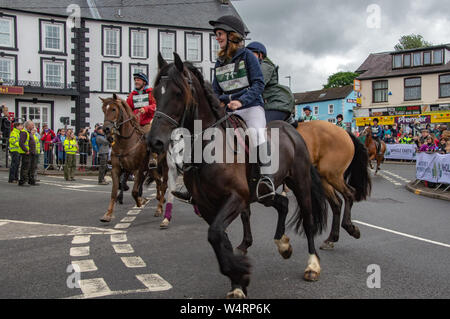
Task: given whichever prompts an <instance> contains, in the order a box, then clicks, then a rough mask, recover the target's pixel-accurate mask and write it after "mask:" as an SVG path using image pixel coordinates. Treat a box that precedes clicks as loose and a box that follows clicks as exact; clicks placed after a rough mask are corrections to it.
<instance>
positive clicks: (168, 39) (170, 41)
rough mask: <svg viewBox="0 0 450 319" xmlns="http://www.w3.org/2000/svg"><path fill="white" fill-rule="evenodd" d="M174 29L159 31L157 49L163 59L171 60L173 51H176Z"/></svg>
mask: <svg viewBox="0 0 450 319" xmlns="http://www.w3.org/2000/svg"><path fill="white" fill-rule="evenodd" d="M175 43H176V33H175V31H159V51H160V52H161V55H162V57H163V58H164V59H165V60H173V52H175V51H176V45H175Z"/></svg>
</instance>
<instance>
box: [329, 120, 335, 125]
mask: <svg viewBox="0 0 450 319" xmlns="http://www.w3.org/2000/svg"><path fill="white" fill-rule="evenodd" d="M328 122H329V123H332V124H336V119H328Z"/></svg>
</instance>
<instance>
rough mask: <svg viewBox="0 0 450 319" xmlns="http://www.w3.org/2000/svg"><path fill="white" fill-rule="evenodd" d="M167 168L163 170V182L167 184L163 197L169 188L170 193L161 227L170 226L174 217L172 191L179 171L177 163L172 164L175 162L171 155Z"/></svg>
mask: <svg viewBox="0 0 450 319" xmlns="http://www.w3.org/2000/svg"><path fill="white" fill-rule="evenodd" d="M167 164H168V165H167V166H168V167H167V169H164V170H163V184H165V186H166V187H165V188H166V189H165V190H164V192H163V193H162V197H163V198H164V195H165V193H166V191H167V189H169V192H168V195H167V203H166V210H165V212H164V219H163V221H162V222H161V224H160V225H159V226H160V227H161V228H163V229H164V228H168V227H169V223H170V220H171V219H172V206H173V198H174V196H173V194H172V192H173V191H175V189H176V186H177V177H178V171H177V169H176V167H175V165H172V164H173V163H172V162H170V159H169V156H167Z"/></svg>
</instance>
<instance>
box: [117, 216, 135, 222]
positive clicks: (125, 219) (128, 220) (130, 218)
mask: <svg viewBox="0 0 450 319" xmlns="http://www.w3.org/2000/svg"><path fill="white" fill-rule="evenodd" d="M135 219H136V217H124V218H122V220H121V221H120V222H121V223H131V222H133V221H134V220H135Z"/></svg>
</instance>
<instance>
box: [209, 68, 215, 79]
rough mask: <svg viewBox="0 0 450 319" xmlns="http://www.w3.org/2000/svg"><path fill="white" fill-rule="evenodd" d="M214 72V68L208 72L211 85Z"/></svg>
mask: <svg viewBox="0 0 450 319" xmlns="http://www.w3.org/2000/svg"><path fill="white" fill-rule="evenodd" d="M214 70H215V69H214V68H211V70H210V71H209V76H210V81H211V83H213V81H214Z"/></svg>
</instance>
